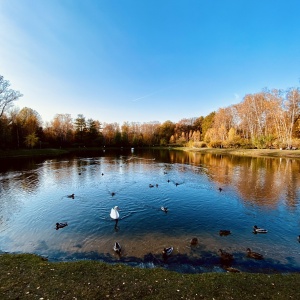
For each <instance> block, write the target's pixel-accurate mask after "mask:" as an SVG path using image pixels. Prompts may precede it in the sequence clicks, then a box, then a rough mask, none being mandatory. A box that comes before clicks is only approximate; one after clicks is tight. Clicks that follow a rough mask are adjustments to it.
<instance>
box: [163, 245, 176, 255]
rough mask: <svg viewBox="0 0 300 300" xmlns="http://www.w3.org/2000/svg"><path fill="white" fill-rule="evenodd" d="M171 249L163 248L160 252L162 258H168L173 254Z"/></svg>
mask: <svg viewBox="0 0 300 300" xmlns="http://www.w3.org/2000/svg"><path fill="white" fill-rule="evenodd" d="M173 249H174V248H173V247H168V248H164V250H163V251H162V254H163V257H168V256H170V255H171V254H172V252H173Z"/></svg>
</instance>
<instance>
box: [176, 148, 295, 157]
mask: <svg viewBox="0 0 300 300" xmlns="http://www.w3.org/2000/svg"><path fill="white" fill-rule="evenodd" d="M173 149H174V150H181V151H186V152H199V153H203V154H207V153H210V154H216V155H235V156H241V157H269V158H294V159H300V150H280V149H224V148H223V149H220V148H190V147H176V148H173Z"/></svg>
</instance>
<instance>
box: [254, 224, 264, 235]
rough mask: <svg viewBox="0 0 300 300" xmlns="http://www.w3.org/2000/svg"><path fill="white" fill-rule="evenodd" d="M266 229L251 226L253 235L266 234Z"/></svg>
mask: <svg viewBox="0 0 300 300" xmlns="http://www.w3.org/2000/svg"><path fill="white" fill-rule="evenodd" d="M267 232H268V230H267V229H263V228H259V227H257V226H256V225H254V226H253V233H267Z"/></svg>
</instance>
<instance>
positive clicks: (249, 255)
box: [247, 248, 264, 259]
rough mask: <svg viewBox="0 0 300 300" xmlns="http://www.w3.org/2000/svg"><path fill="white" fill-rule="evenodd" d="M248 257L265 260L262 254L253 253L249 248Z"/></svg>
mask: <svg viewBox="0 0 300 300" xmlns="http://www.w3.org/2000/svg"><path fill="white" fill-rule="evenodd" d="M247 256H248V257H251V258H254V259H263V258H264V257H263V255H262V254H260V253H257V252H253V251H251V249H250V248H247Z"/></svg>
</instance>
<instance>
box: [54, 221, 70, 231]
mask: <svg viewBox="0 0 300 300" xmlns="http://www.w3.org/2000/svg"><path fill="white" fill-rule="evenodd" d="M55 225H56V228H55V229H56V230H58V229H60V228H64V227H66V226H68V223H67V222H65V223H56V224H55Z"/></svg>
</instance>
